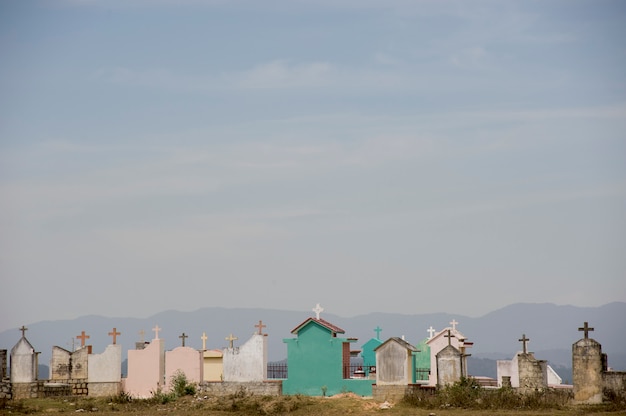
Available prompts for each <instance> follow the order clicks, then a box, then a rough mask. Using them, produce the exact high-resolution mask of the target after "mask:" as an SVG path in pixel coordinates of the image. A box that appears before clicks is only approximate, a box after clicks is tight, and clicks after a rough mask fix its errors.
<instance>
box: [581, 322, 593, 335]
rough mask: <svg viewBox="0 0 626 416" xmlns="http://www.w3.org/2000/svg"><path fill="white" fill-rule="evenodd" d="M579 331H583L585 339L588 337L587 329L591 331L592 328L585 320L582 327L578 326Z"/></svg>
mask: <svg viewBox="0 0 626 416" xmlns="http://www.w3.org/2000/svg"><path fill="white" fill-rule="evenodd" d="M578 330H579V331H584V332H585V339H587V338H589V331H593V330H594V329H593V328H589V323H587V322H585V324H584V326H583V327H582V328H578Z"/></svg>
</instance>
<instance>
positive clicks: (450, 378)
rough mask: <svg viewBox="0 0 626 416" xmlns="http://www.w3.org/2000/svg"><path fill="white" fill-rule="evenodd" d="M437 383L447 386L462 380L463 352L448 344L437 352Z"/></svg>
mask: <svg viewBox="0 0 626 416" xmlns="http://www.w3.org/2000/svg"><path fill="white" fill-rule="evenodd" d="M436 357H437V385H438V386H447V385H450V384H454V383H456V382H458V381H459V380H461V375H462V374H463V373H462V365H461V352H460V351H459V350H457V349H456V348H454V347H453V346H452V345H448V346H447V347H445V348H444V349H442V350H441V351H439V352H438V353H437V356H436Z"/></svg>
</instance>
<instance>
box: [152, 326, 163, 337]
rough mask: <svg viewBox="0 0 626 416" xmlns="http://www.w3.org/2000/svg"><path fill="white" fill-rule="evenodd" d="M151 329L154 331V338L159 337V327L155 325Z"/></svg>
mask: <svg viewBox="0 0 626 416" xmlns="http://www.w3.org/2000/svg"><path fill="white" fill-rule="evenodd" d="M152 330H153V331H154V339H159V331H160V330H161V328H159V326H158V325H156V326H155V327H154V328H152Z"/></svg>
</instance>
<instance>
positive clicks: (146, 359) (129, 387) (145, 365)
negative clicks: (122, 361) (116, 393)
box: [122, 339, 165, 398]
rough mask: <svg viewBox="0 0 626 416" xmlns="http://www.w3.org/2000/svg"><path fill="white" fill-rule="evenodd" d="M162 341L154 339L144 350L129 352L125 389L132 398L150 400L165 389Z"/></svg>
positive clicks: (124, 381) (124, 382)
mask: <svg viewBox="0 0 626 416" xmlns="http://www.w3.org/2000/svg"><path fill="white" fill-rule="evenodd" d="M164 348H165V346H164V341H163V340H162V339H153V340H152V342H151V343H150V344H148V345H146V347H145V348H144V349H143V350H129V351H128V377H126V378H125V379H124V380H123V384H122V386H123V389H124V391H125V392H126V393H127V394H129V395H130V396H131V397H137V398H148V397H151V396H152V395H153V393H154V392H156V391H158V390H162V389H164V388H165V350H164Z"/></svg>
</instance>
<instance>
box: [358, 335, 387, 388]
mask: <svg viewBox="0 0 626 416" xmlns="http://www.w3.org/2000/svg"><path fill="white" fill-rule="evenodd" d="M381 331H382V329H381V328H380V327H379V326H377V327H376V328H375V329H374V332H376V338H370V340H369V341H367V342H366V343H365V344H363V345H362V346H361V357H362V358H363V371H364V373H365V374H364V376H365V377H366V378H372V379H375V378H376V351H375V350H376V348H377V347H378V346H380V345H381V344H382V343H383V341H381V339H380V333H381Z"/></svg>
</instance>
